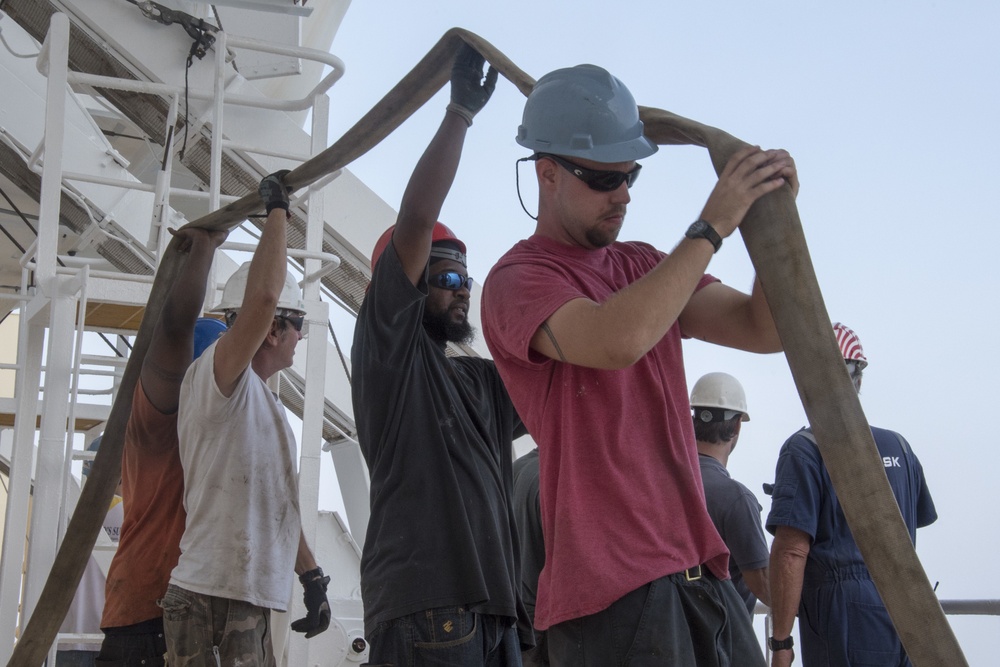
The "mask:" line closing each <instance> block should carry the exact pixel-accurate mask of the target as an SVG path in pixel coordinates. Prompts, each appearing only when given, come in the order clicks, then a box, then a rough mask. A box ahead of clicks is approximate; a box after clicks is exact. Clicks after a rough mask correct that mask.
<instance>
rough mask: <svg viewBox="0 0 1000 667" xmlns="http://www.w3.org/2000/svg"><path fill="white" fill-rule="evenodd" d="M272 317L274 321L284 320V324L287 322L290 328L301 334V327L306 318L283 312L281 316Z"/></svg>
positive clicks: (297, 314) (298, 314)
mask: <svg viewBox="0 0 1000 667" xmlns="http://www.w3.org/2000/svg"><path fill="white" fill-rule="evenodd" d="M274 317H275V319H279V320H285V321H286V322H288V323H289V324H291V325H292V328H293V329H295V330H296V331H298V332H299V333H301V332H302V325H303V323H304V322H305V320H306V316H305V315H302V314H300V313H292V312H285V313H282V314H281V315H275V316H274Z"/></svg>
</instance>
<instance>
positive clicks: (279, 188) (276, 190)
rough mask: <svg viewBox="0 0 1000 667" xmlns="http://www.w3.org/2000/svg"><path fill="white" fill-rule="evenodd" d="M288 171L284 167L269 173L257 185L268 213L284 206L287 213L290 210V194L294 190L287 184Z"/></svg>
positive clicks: (258, 192)
mask: <svg viewBox="0 0 1000 667" xmlns="http://www.w3.org/2000/svg"><path fill="white" fill-rule="evenodd" d="M288 173H289V170H288V169H282V170H281V171H276V172H274V173H273V174H268V175H267V176H265V177H264V178H262V179H261V181H260V185H258V186H257V194H258V195H260V200H261V201H262V202H264V206H265V208H267V212H268V213H270V212H271V211H272V210H274V209H276V208H283V209H285V212H286V213H287V212H288V206H289V204H288V195H289V194H291V192H292V191H291V189H290V188H289V187H288V186H287V185H285V176H286V175H287V174H288Z"/></svg>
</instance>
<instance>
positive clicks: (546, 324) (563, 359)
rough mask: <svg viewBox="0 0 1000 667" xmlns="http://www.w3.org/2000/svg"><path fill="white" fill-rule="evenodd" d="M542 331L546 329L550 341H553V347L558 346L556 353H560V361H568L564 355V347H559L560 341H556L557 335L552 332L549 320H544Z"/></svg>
mask: <svg viewBox="0 0 1000 667" xmlns="http://www.w3.org/2000/svg"><path fill="white" fill-rule="evenodd" d="M542 331H544V332H545V335H546V336H548V337H549V340H550V341H552V347H554V348H556V354H558V355H559V361H566V357H565V356H563V352H562V349H561V348H560V347H559V343H558V342H557V341H556V335H555V334H554V333H552V329H550V328H549V323H548V322H542Z"/></svg>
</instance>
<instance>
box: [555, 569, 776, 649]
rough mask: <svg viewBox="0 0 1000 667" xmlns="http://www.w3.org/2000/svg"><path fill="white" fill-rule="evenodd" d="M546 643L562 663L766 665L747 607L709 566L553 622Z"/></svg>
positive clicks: (670, 576) (655, 582)
mask: <svg viewBox="0 0 1000 667" xmlns="http://www.w3.org/2000/svg"><path fill="white" fill-rule="evenodd" d="M548 640H549V659H550V661H551V663H552V665H556V666H558V667H616V666H618V667H625V666H628V667H660V666H665V665H670V666H671V667H764V655H763V653H762V652H761V649H760V644H759V643H758V642H757V639H756V637H755V636H754V633H753V625H752V624H751V623H750V617H749V616H747V611H746V605H744V604H743V600H742V599H740V596H739V594H737V592H736V589H735V588H733V585H732V583H731V582H729V581H719V580H718V579H716V578H715V577H714V576H712V575H711V574H709V573H708V571H707V570H703V574H702V575H701V576H700V577H698V578H689V577H688V576H685V573H683V572H681V573H678V574H671V575H667V576H665V577H662V578H660V579H656V580H655V581H651V582H650V583H648V584H646V585H645V586H641V587H639V588H637V589H636V590H634V591H632V592H631V593H628V594H627V595H625V596H624V597H622V598H620V599H618V600H616V601H615V602H614V603H612V605H611V606H610V607H608V608H607V609H605V610H604V611H601V612H598V613H596V614H593V615H591V616H585V617H583V618H576V619H572V620H570V621H565V622H563V623H559V624H557V625H553V626H552V627H551V628H549V631H548Z"/></svg>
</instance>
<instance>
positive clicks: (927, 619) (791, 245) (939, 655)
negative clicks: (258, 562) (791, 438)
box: [8, 28, 967, 667]
mask: <svg viewBox="0 0 1000 667" xmlns="http://www.w3.org/2000/svg"><path fill="white" fill-rule="evenodd" d="M462 41H465V42H468V43H469V44H471V45H472V46H474V47H475V48H476V49H478V50H479V52H480V53H482V54H483V55H484V56H485V57H486V60H487V61H489V62H490V63H491V64H492V65H493V66H494V67H496V68H497V69H498V70H499V71H500V73H501V74H503V75H504V77H506V78H507V79H508V80H509V81H510V82H511V83H513V84H514V85H515V86H516V87H517V89H518V90H520V91H521V93H522V94H524V95H527V94H528V93H529V92H531V89H532V87H533V86H534V83H535V82H534V79H532V78H531V77H530V76H528V75H527V74H526V73H524V72H523V71H522V70H521V69H519V68H518V67H517V66H516V65H515V64H514V63H513V62H512V61H511V60H510V59H508V58H507V57H506V56H505V55H504V54H503V53H501V52H500V51H498V50H497V49H496V48H495V47H494V46H493V45H492V44H490V43H489V42H487V41H486V40H484V39H482V38H481V37H479V36H478V35H475V34H473V33H470V32H467V31H465V30H461V29H458V28H454V29H452V30H449V31H448V32H447V33H445V34H444V36H443V37H442V38H441V39H440V41H438V43H437V44H436V45H435V46H434V48H433V49H431V50H430V52H428V54H427V55H426V56H424V58H423V59H422V60H421V61H420V62H419V63H417V65H416V67H414V68H413V69H412V70H411V71H410V73H409V74H407V75H406V77H404V78H403V80H402V81H400V82H399V83H398V84H397V85H396V86H395V87H394V88H393V89H392V90H390V91H389V93H388V94H387V95H386V96H385V97H383V98H382V100H381V101H379V103H378V104H376V105H375V106H374V107H373V108H372V109H371V111H369V112H368V113H367V114H365V115H364V116H363V117H362V118H361V120H359V121H358V122H357V123H356V124H355V125H354V127H352V128H351V129H350V130H348V131H347V132H346V133H345V134H344V136H343V137H341V138H340V139H339V140H338V141H337V142H336V143H334V144H333V145H332V146H330V147H329V148H328V149H326V150H325V151H323V152H322V153H320V154H319V155H317V156H315V157H314V158H312V159H310V160H308V161H307V162H305V163H303V164H302V165H301V166H299V167H298V168H297V169H295V170H293V171H292V172H291V173H290V174H289V175H288V177H287V182H288V184H289V185H290V186H292V188H294V189H300V188H302V187H305V186H307V185H310V184H311V183H314V182H315V181H317V180H319V179H320V178H321V177H323V176H325V175H326V174H329V173H331V172H333V171H336V170H337V169H340V168H342V167H344V166H346V165H348V164H349V163H351V162H352V161H353V160H355V159H357V158H358V157H360V156H362V155H364V154H365V153H366V152H368V150H370V149H371V148H372V147H373V146H375V145H376V144H378V143H379V142H380V141H381V140H382V139H383V138H385V137H386V136H388V135H389V134H390V133H391V132H392V131H393V130H395V129H396V128H397V127H399V125H401V124H402V123H403V121H404V120H406V119H407V118H408V117H409V116H410V115H412V114H413V112H414V111H416V110H417V109H419V108H420V107H421V106H422V105H423V104H424V103H425V102H426V101H427V100H429V99H430V98H431V97H432V96H433V95H434V94H435V93H436V92H437V91H438V90H439V89H440V88H441V87H442V86H443V85H444V84H445V83H446V82H447V81H448V77H449V71H450V66H451V60H452V57H453V54H454V53H455V50H456V48H457V47H458V46H459V44H460V43H461V42H462ZM641 114H642V118H643V121H644V122H645V124H646V135H647V136H648V137H649V138H650V139H652V140H653V141H655V142H656V143H658V144H694V145H698V146H705V147H707V148H708V151H709V154H710V156H711V158H712V163H713V165H714V166H715V169H716V171H717V172H720V171H721V170H722V168H723V166H724V165H725V163H726V161H727V160H728V158H729V157H730V156H731V155H732V154H733V153H735V152H736V151H737V150H739V149H740V148H742V147H743V146H745V145H746V144H745V143H744V142H742V141H740V140H739V139H736V138H735V137H733V136H731V135H729V134H726V133H725V132H723V131H721V130H718V129H716V128H713V127H708V126H706V125H702V124H701V123H697V122H695V121H692V120H688V119H686V118H682V117H680V116H677V115H674V114H672V113H670V112H668V111H663V110H661V109H653V108H648V107H642V108H641ZM259 209H260V203H259V200H258V199H257V195H256V194H255V193H252V194H249V195H247V196H245V197H243V198H242V199H240V200H238V201H236V202H233V203H232V204H230V205H229V206H226V207H225V208H222V209H220V210H218V211H216V212H214V213H211V214H209V215H206V216H205V217H203V218H200V219H198V220H195V221H194V222H192V223H191V226H194V227H204V228H207V229H231V228H232V227H235V226H236V225H237V224H239V223H240V222H242V221H243V220H244V219H245V218H246V216H247V215H249V214H251V213H256V212H258V211H259ZM740 232H741V234H742V235H743V240H744V242H745V243H746V246H747V250H748V252H749V254H750V259H751V260H752V261H753V264H754V267H755V269H756V271H757V275H758V276H759V277H760V280H761V283H762V285H763V287H764V294H765V295H766V296H767V301H768V304H769V305H770V307H771V312H772V313H773V314H774V319H775V322H776V323H777V327H778V333H779V335H780V336H781V340H782V343H783V345H784V348H785V356H786V357H787V358H788V365H789V366H790V367H791V370H792V377H793V379H794V380H795V385H796V387H797V388H798V391H799V396H800V397H801V399H802V404H803V406H804V408H805V411H806V414H807V415H808V417H809V423H810V424H811V425H812V427H813V433H814V434H815V436H816V439H817V441H818V443H819V447H820V451H821V453H822V455H823V460H824V461H825V463H826V466H827V469H828V470H829V472H830V478H831V479H832V480H833V484H834V487H835V488H836V489H837V495H838V497H839V498H840V502H841V505H842V506H843V508H844V513H845V514H846V515H847V520H848V522H849V524H850V526H851V531H852V532H853V533H854V537H855V539H856V540H857V543H858V546H859V547H860V548H861V553H862V555H863V556H864V558H865V562H866V563H867V564H868V568H869V570H871V573H872V578H873V579H874V581H875V585H876V587H877V588H878V591H879V593H880V594H881V596H882V599H883V600H884V601H885V605H886V607H887V608H888V610H889V614H890V615H891V617H892V620H893V623H894V624H895V625H896V629H897V630H898V631H899V635H900V637H901V638H902V640H903V645H904V646H905V647H906V651H907V653H908V654H909V656H910V659H911V661H912V662H913V664H914V665H915V666H916V667H932V666H935V667H936V666H938V665H949V666H951V665H966V664H967V662H966V660H965V658H964V657H963V655H962V651H961V647H960V646H959V645H958V641H957V640H956V638H955V636H954V634H953V633H952V631H951V627H950V626H949V625H948V621H947V618H946V617H945V615H944V612H943V611H942V609H941V605H940V604H939V603H938V600H937V598H936V597H935V595H934V593H933V591H932V589H931V586H930V582H929V581H928V579H927V575H926V574H925V573H924V571H923V568H922V567H921V565H920V561H919V560H918V559H917V555H916V552H915V551H914V549H913V545H912V544H911V543H910V537H909V533H908V532H907V530H906V526H905V524H904V523H903V519H902V517H901V516H900V513H899V509H898V507H897V506H896V502H895V498H894V497H893V495H892V490H891V489H890V487H889V483H888V481H887V479H886V477H885V473H884V471H883V468H882V465H881V459H880V457H879V455H878V450H877V449H876V447H875V442H874V441H873V440H872V436H871V431H870V430H869V427H868V423H867V421H866V420H865V416H864V413H863V412H862V410H861V404H860V402H859V401H858V396H857V393H856V392H855V390H854V386H853V384H851V381H850V379H849V378H848V376H847V372H846V369H845V367H844V361H843V359H842V358H841V355H840V351H839V350H838V348H837V343H836V340H835V339H834V336H833V330H832V328H831V323H830V318H829V316H828V315H827V312H826V306H825V305H824V303H823V296H822V294H821V293H820V290H819V285H818V284H817V282H816V275H815V272H814V271H813V267H812V262H811V260H810V258H809V251H808V248H807V247H806V242H805V236H804V235H803V233H802V225H801V223H800V222H799V217H798V212H797V210H796V208H795V202H794V201H793V199H792V196H791V193H790V191H789V189H788V188H783V189H782V190H781V191H778V192H775V193H773V194H771V195H768V196H766V197H764V198H763V199H761V200H760V201H758V202H757V203H756V204H754V206H753V207H752V208H751V209H750V212H749V213H748V214H747V217H746V219H745V221H744V222H743V224H742V225H741V226H740ZM175 242H176V239H175V241H174V242H171V244H170V246H168V248H167V251H166V253H164V256H163V259H162V262H161V264H160V268H159V270H158V272H157V276H156V280H155V282H154V283H153V289H152V292H151V293H150V297H149V303H148V304H147V306H146V311H145V314H144V316H143V321H142V324H141V326H140V328H139V332H138V334H137V336H136V341H135V346H134V348H133V351H132V355H131V357H130V358H129V361H128V365H127V366H126V368H125V374H124V377H123V378H122V383H121V387H120V389H119V392H118V398H117V399H116V401H115V404H114V406H113V407H112V409H111V415H110V418H109V419H108V425H107V429H106V430H105V433H104V438H103V440H102V441H101V448H100V451H99V452H98V454H97V457H96V459H95V461H94V467H93V470H92V471H91V474H90V478H89V481H88V482H87V484H85V485H84V488H83V492H82V493H81V496H80V501H79V504H78V505H77V509H76V511H75V512H74V514H73V518H72V519H71V521H70V524H69V527H68V529H67V531H66V537H65V539H64V540H63V543H62V546H61V548H60V549H59V553H58V554H57V556H56V559H55V563H54V564H53V566H52V572H51V573H50V574H49V578H48V581H47V582H46V585H45V588H44V589H43V591H42V594H41V597H40V598H39V601H38V605H37V607H36V610H35V613H34V614H32V616H31V619H30V621H29V623H28V626H27V627H26V628H25V631H24V634H23V635H22V637H21V640H20V641H19V642H18V644H17V646H16V647H15V649H14V654H13V656H12V657H11V660H10V662H9V663H8V664H9V665H25V666H27V665H31V666H34V665H40V664H41V663H42V662H43V660H44V659H45V655H46V653H47V652H48V649H49V646H51V644H52V641H53V640H54V639H55V636H56V633H57V632H58V630H59V626H60V625H61V623H62V620H63V618H64V617H65V615H66V611H67V610H68V609H69V605H70V603H71V602H72V599H73V594H74V591H75V590H76V587H77V585H78V584H79V582H80V577H81V575H82V574H83V570H84V567H85V565H86V562H87V558H88V555H89V553H90V551H91V549H92V548H93V545H94V542H95V541H96V539H97V534H98V531H100V529H101V524H102V521H103V518H104V511H103V508H105V507H107V506H108V504H109V502H110V501H111V497H112V494H113V492H114V488H115V485H116V484H117V481H118V478H119V476H120V466H121V452H122V443H123V435H124V432H125V423H126V421H127V420H128V414H129V410H130V409H131V403H132V392H133V390H134V388H135V383H136V381H137V379H138V376H139V369H140V368H141V365H142V360H143V357H144V356H145V354H146V349H147V348H148V346H149V338H150V336H151V335H152V328H153V323H155V322H156V320H157V319H158V317H159V314H160V310H161V309H162V307H163V301H164V298H165V295H166V291H167V286H168V285H169V284H170V283H171V281H172V280H173V277H174V276H175V275H177V271H178V270H179V267H178V263H179V256H178V254H177V253H176V251H175V245H174V243H175Z"/></svg>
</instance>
